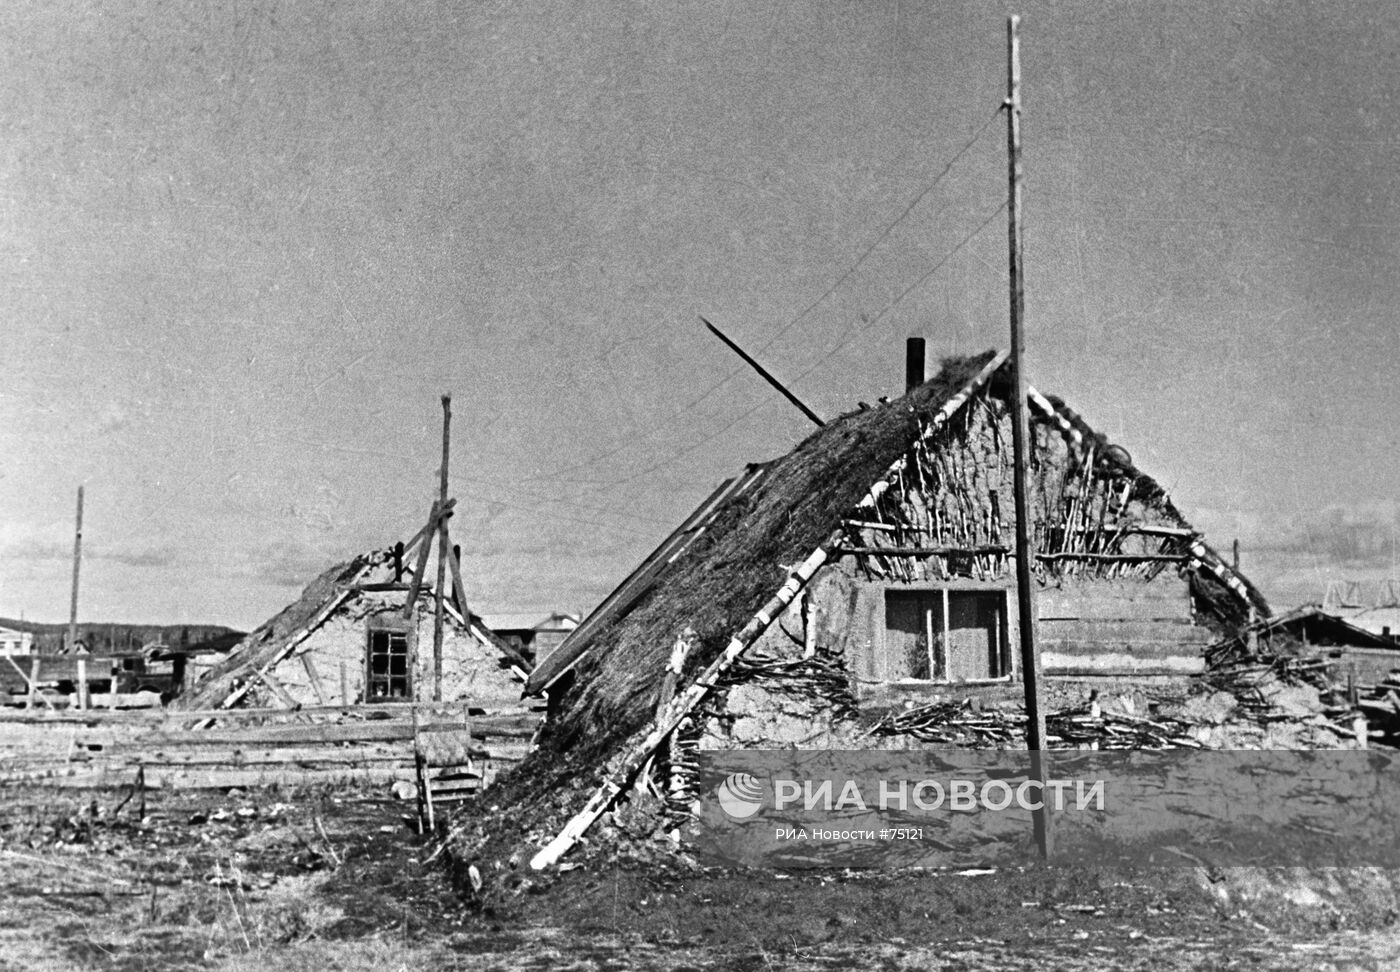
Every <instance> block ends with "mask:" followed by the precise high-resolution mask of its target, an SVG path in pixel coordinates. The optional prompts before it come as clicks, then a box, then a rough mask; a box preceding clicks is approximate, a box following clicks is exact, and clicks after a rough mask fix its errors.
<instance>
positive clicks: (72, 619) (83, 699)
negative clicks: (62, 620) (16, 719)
mask: <svg viewBox="0 0 1400 972" xmlns="http://www.w3.org/2000/svg"><path fill="white" fill-rule="evenodd" d="M82 562H83V488H82V487H81V486H79V487H78V519H77V526H76V527H74V530H73V598H72V600H71V601H70V602H69V606H68V650H69V651H70V652H72V653H73V654H75V655H77V653H78V568H79V567H80V566H81V565H82ZM87 688H88V687H87V660H86V659H84V658H83V657H82V656H81V655H79V656H78V708H80V709H86V708H87V695H88V690H87Z"/></svg>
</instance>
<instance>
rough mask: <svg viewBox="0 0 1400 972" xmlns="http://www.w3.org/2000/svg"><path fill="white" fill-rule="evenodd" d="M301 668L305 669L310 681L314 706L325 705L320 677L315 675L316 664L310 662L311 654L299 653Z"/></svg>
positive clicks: (324, 694)
mask: <svg viewBox="0 0 1400 972" xmlns="http://www.w3.org/2000/svg"><path fill="white" fill-rule="evenodd" d="M301 667H302V668H304V669H306V677H307V678H308V679H310V680H311V691H312V692H314V693H316V704H317V705H325V704H326V693H325V692H324V691H323V690H322V689H321V677H320V676H319V675H318V674H317V673H316V663H315V662H313V661H312V660H311V652H309V651H303V652H302V653H301Z"/></svg>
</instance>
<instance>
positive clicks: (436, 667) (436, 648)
mask: <svg viewBox="0 0 1400 972" xmlns="http://www.w3.org/2000/svg"><path fill="white" fill-rule="evenodd" d="M451 429H452V396H451V395H443V396H442V471H441V472H442V474H441V476H440V477H439V479H438V506H439V508H444V507H446V506H447V459H448V452H449V444H450V441H451V439H450V434H451ZM427 542H429V543H431V542H432V540H431V538H430V539H429V540H428V541H427ZM451 555H452V548H451V547H449V546H448V539H447V517H446V516H443V517H441V518H440V519H439V520H438V561H437V588H436V595H437V596H436V597H435V598H434V599H433V701H434V702H441V701H442V595H443V587H444V586H446V582H447V558H448V557H450V556H451ZM429 807H430V809H429V811H428V812H429V814H431V813H432V810H431V804H430V805H429Z"/></svg>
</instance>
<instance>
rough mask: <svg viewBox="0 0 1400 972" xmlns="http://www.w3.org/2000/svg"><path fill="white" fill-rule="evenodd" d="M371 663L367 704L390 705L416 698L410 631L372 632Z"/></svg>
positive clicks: (369, 665)
mask: <svg viewBox="0 0 1400 972" xmlns="http://www.w3.org/2000/svg"><path fill="white" fill-rule="evenodd" d="M368 662H369V664H368V669H369V673H368V676H367V678H366V679H365V701H367V702H388V701H391V700H393V699H412V698H413V683H412V679H411V677H410V675H409V667H408V632H407V631H371V632H370V633H369V659H368Z"/></svg>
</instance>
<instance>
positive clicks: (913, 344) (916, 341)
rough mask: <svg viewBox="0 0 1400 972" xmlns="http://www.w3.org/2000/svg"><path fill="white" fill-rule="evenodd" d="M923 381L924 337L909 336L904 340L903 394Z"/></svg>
mask: <svg viewBox="0 0 1400 972" xmlns="http://www.w3.org/2000/svg"><path fill="white" fill-rule="evenodd" d="M923 383H924V339H923V338H921V337H911V338H909V339H908V340H907V341H905V342H904V394H906V395H907V394H909V393H910V392H911V391H913V390H914V389H915V388H918V387H919V386H920V385H922V384H923Z"/></svg>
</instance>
